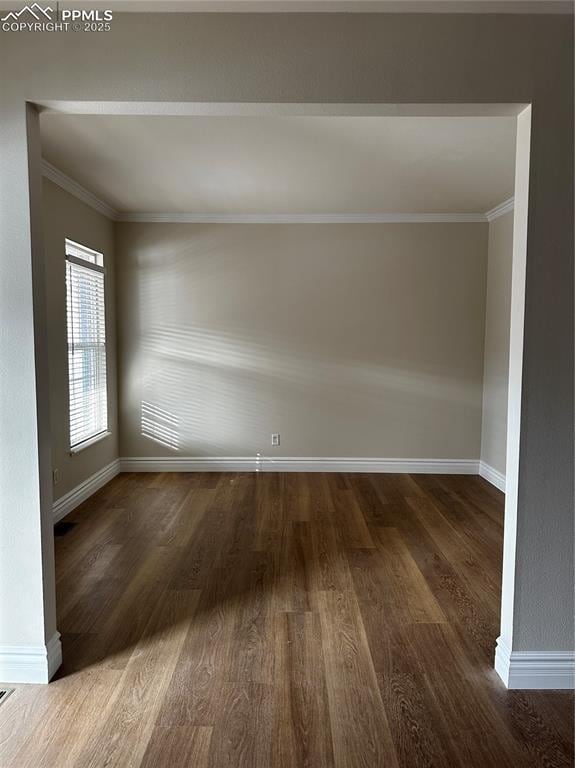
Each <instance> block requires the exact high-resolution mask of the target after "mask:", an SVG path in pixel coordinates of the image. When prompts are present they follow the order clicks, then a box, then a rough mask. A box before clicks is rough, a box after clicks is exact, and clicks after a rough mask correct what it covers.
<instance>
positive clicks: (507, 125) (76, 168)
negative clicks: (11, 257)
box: [41, 113, 515, 214]
mask: <svg viewBox="0 0 575 768" xmlns="http://www.w3.org/2000/svg"><path fill="white" fill-rule="evenodd" d="M41 132H42V145H43V154H44V157H45V159H47V160H48V161H49V162H50V163H52V164H53V165H54V166H56V167H57V168H58V169H59V170H60V171H63V172H64V173H65V174H67V175H68V176H70V177H71V178H72V179H74V180H75V181H76V182H78V183H79V184H81V185H82V186H83V187H85V188H86V189H88V190H89V191H90V192H92V193H94V194H95V195H96V196H98V197H99V198H100V199H101V200H103V201H104V202H105V203H107V204H108V205H110V206H112V207H113V208H115V209H116V210H118V211H121V212H131V213H133V212H140V213H142V212H154V213H166V214H169V213H206V214H298V213H299V214H313V213H317V214H325V213H330V214H341V213H349V214H368V213H374V214H377V213H482V212H485V211H487V210H489V209H490V208H493V207H494V206H496V205H498V204H499V203H501V202H502V201H504V200H506V199H507V198H509V197H511V196H512V195H513V185H514V164H515V119H514V118H508V117H496V118H494V117H425V118H424V117H167V116H166V117H151V116H144V117H142V116H107V115H64V114H57V113H48V114H44V115H42V118H41Z"/></svg>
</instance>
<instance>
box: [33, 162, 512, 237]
mask: <svg viewBox="0 0 575 768" xmlns="http://www.w3.org/2000/svg"><path fill="white" fill-rule="evenodd" d="M42 174H43V175H44V176H45V177H46V178H47V179H50V181H53V182H54V184H57V185H58V186H59V187H61V188H62V189H64V190H66V192H69V193H70V194H71V195H74V197H76V198H78V200H81V201H82V202H83V203H86V205H89V206H91V207H92V208H94V210H96V211H98V213H101V214H103V215H104V216H107V218H109V219H111V220H112V221H124V222H140V223H146V224H479V223H482V222H485V221H488V220H489V221H491V219H490V218H489V216H490V215H491V217H492V218H495V217H496V216H501V215H502V214H503V213H507V211H508V210H512V208H513V198H511V199H510V200H506V201H505V203H502V204H501V206H498V207H497V208H493V209H492V210H491V211H488V212H487V213H154V212H151V213H139V212H135V213H127V212H120V211H117V210H116V209H115V208H112V206H110V205H108V204H107V203H105V202H104V201H103V200H101V199H100V198H99V197H97V196H96V195H94V194H93V193H92V192H90V191H89V190H87V189H86V188H85V187H83V186H82V185H81V184H79V183H78V182H77V181H74V179H72V178H70V177H69V176H67V175H66V174H65V173H63V172H62V171H60V170H59V169H58V168H56V167H55V166H53V165H52V164H51V163H49V162H48V161H47V160H42ZM509 203H511V208H506V209H505V210H503V209H502V210H501V212H500V213H497V211H498V210H499V208H502V207H503V206H507V205H509Z"/></svg>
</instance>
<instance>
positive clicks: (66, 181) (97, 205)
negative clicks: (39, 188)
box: [42, 159, 119, 221]
mask: <svg viewBox="0 0 575 768" xmlns="http://www.w3.org/2000/svg"><path fill="white" fill-rule="evenodd" d="M42 175H43V176H45V177H46V178H47V179H50V181H53V182H54V184H57V185H58V186H59V187H61V189H64V190H65V191H66V192H69V193H70V194H71V195H74V197H77V198H78V200H81V201H82V202H83V203H86V205H89V206H90V207H91V208H94V210H96V211H98V213H101V214H103V215H104V216H106V217H107V218H108V219H112V220H113V221H116V220H117V218H118V215H119V214H118V211H116V210H115V209H114V208H112V206H110V205H108V204H107V203H105V202H104V201H103V200H100V198H99V197H96V195H94V194H93V193H92V192H90V191H89V190H87V189H86V188H85V187H83V186H82V185H81V184H78V182H77V181H74V179H71V178H70V177H69V176H66V174H65V173H63V172H62V171H61V170H59V169H58V168H56V167H55V166H54V165H52V163H49V162H48V161H47V160H44V159H43V160H42Z"/></svg>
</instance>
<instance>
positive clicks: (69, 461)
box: [42, 179, 118, 500]
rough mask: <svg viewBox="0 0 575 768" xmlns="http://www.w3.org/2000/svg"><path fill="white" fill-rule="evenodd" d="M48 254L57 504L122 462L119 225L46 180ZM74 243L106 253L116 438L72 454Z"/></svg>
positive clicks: (110, 405)
mask: <svg viewBox="0 0 575 768" xmlns="http://www.w3.org/2000/svg"><path fill="white" fill-rule="evenodd" d="M42 203H43V213H44V250H45V264H46V301H47V307H46V311H47V323H48V353H49V375H50V424H51V431H52V466H53V468H54V469H57V470H58V475H59V479H58V483H57V484H56V485H54V488H53V496H54V499H55V500H57V499H59V498H60V497H61V496H63V495H64V494H66V493H67V492H68V491H70V490H71V489H72V488H74V487H76V486H77V485H79V484H80V483H81V482H83V481H84V480H87V479H88V478H89V477H90V476H91V475H93V474H94V473H96V472H98V470H100V469H102V468H103V467H105V466H106V465H107V464H109V463H110V462H112V461H114V459H117V458H118V403H117V386H116V382H117V379H116V306H115V304H116V302H115V254H114V224H113V222H111V221H110V220H109V219H107V218H106V217H105V216H103V215H102V214H101V213H98V211H95V210H94V209H93V208H91V207H90V206H88V205H86V204H85V203H83V202H82V201H80V200H78V199H77V198H76V197H74V196H73V195H71V194H69V193H68V192H66V191H65V190H63V189H61V188H60V187H58V186H57V185H56V184H54V183H53V182H51V181H49V180H48V179H43V184H42ZM66 238H69V239H71V240H75V241H76V242H78V243H81V244H82V245H86V246H88V247H89V248H93V249H94V250H96V251H100V252H102V253H103V254H104V265H105V267H106V275H105V283H104V290H105V297H106V340H107V358H106V365H107V373H108V428H109V431H110V433H111V434H110V435H109V436H108V437H105V438H104V439H102V440H100V441H98V442H97V443H94V444H93V445H90V446H88V447H87V448H84V449H83V450H82V451H80V452H78V453H74V454H70V438H69V435H70V430H69V424H70V409H69V400H68V341H67V326H66V259H65V240H66Z"/></svg>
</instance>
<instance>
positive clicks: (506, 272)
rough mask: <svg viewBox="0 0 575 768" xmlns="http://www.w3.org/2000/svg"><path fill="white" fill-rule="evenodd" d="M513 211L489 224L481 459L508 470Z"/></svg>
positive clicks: (502, 472)
mask: <svg viewBox="0 0 575 768" xmlns="http://www.w3.org/2000/svg"><path fill="white" fill-rule="evenodd" d="M512 262H513V212H512V211H511V212H510V213H506V214H505V215H504V216H500V217H499V218H497V219H494V220H493V221H492V222H491V223H490V224H489V256H488V267H487V299H486V317H485V359H484V374H483V420H482V430H481V461H483V462H485V463H486V464H488V465H489V466H490V467H493V469H495V470H496V471H497V472H501V474H503V475H504V474H505V453H506V443H507V395H508V381H509V323H510V311H511V266H512Z"/></svg>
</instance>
